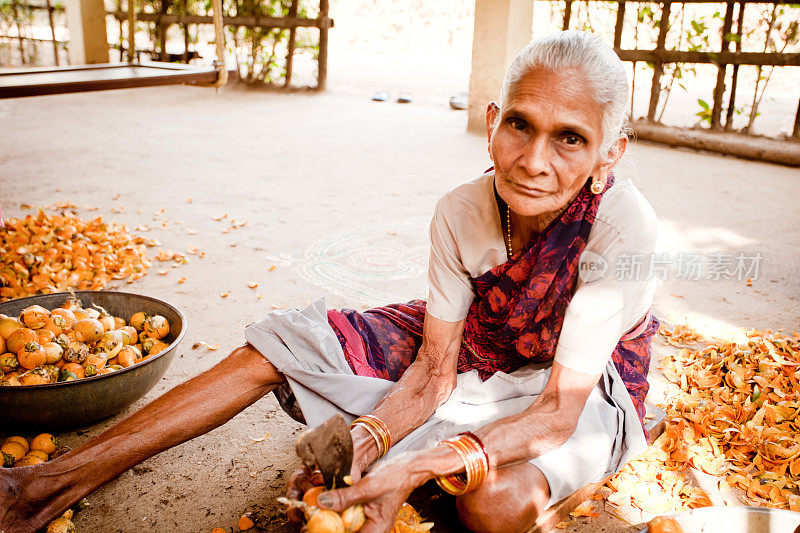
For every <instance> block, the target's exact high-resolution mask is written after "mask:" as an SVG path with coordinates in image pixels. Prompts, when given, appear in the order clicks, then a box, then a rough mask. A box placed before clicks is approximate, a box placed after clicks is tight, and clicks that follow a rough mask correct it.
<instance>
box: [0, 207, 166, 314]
mask: <svg viewBox="0 0 800 533" xmlns="http://www.w3.org/2000/svg"><path fill="white" fill-rule="evenodd" d="M146 244H147V241H146V240H145V239H143V238H141V237H134V236H133V235H131V234H130V233H128V231H127V229H126V228H125V226H122V225H119V224H113V223H112V224H109V223H106V222H103V220H102V218H101V217H96V218H94V219H92V220H88V221H86V220H83V219H82V218H80V217H78V216H77V215H73V214H70V213H68V212H66V210H62V214H53V215H48V214H46V213H45V212H44V211H43V210H41V209H39V211H38V212H37V214H36V215H27V216H25V218H20V219H16V218H10V219H8V220H6V221H5V227H0V301H6V300H9V299H12V298H22V297H24V296H31V295H34V294H40V293H51V292H58V291H63V290H66V289H68V288H74V289H80V290H85V289H91V290H97V289H102V288H103V287H105V286H106V285H107V284H108V283H109V282H111V281H113V280H123V279H126V280H128V281H133V280H136V279H139V278H141V277H142V276H144V275H145V273H146V272H147V269H148V268H149V267H150V260H149V259H148V257H147V253H146V246H145V245H146Z"/></svg>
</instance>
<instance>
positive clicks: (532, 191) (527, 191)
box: [514, 183, 550, 198]
mask: <svg viewBox="0 0 800 533" xmlns="http://www.w3.org/2000/svg"><path fill="white" fill-rule="evenodd" d="M514 187H516V188H517V189H518V190H519V191H520V192H521V193H522V194H524V195H526V196H532V197H534V198H540V197H542V196H547V195H548V194H550V193H549V192H547V191H544V190H542V189H538V188H536V187H528V186H526V185H520V184H519V183H515V184H514Z"/></svg>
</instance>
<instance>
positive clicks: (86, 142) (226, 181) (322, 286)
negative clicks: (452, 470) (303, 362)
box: [0, 78, 800, 532]
mask: <svg viewBox="0 0 800 533" xmlns="http://www.w3.org/2000/svg"><path fill="white" fill-rule="evenodd" d="M441 92H444V91H441ZM367 96H368V92H367V91H366V88H365V87H357V88H355V89H354V88H353V86H350V85H346V84H344V83H343V82H342V83H339V82H337V81H336V79H335V78H334V79H333V80H332V89H331V90H330V91H329V92H328V93H325V94H308V93H296V94H282V93H270V92H261V91H253V90H248V89H242V88H237V87H230V88H226V89H224V90H223V91H222V92H221V94H219V95H216V94H215V91H214V90H213V89H203V88H191V87H166V88H153V89H136V90H130V91H116V92H106V93H94V94H76V95H63V96H53V97H40V98H30V99H16V100H5V101H0V124H2V126H0V127H1V128H2V141H1V145H2V149H0V204H1V205H2V208H3V214H4V216H6V217H9V216H19V215H23V214H25V213H26V212H29V211H25V210H23V209H22V208H21V204H23V203H24V204H30V205H32V206H42V205H47V204H52V203H54V202H57V201H71V202H73V203H75V204H77V205H78V206H82V207H85V206H98V207H99V210H98V211H88V210H86V209H85V208H83V209H81V214H82V215H83V216H87V217H88V216H95V215H97V214H102V215H103V217H104V219H106V220H110V221H118V222H122V223H125V224H127V225H128V227H129V228H130V229H133V228H134V227H136V226H138V225H140V224H144V225H148V226H150V227H151V228H153V229H152V231H150V232H148V233H145V235H147V236H148V237H155V238H157V239H159V240H160V241H161V242H162V243H163V245H164V247H166V248H171V249H175V250H179V251H185V250H186V248H187V246H189V245H195V246H199V247H201V248H202V250H203V251H204V252H205V257H203V258H199V257H197V256H190V258H191V262H190V263H189V264H187V265H184V266H182V267H180V268H177V269H174V270H172V271H170V272H169V273H168V274H166V275H159V274H157V273H156V271H157V270H159V269H160V268H163V267H161V266H159V265H158V264H156V265H155V266H154V268H153V269H152V270H151V272H150V273H149V274H148V275H147V276H146V277H145V278H143V279H142V280H140V281H137V282H136V283H135V284H132V285H123V286H122V287H121V289H122V290H129V291H134V292H139V293H143V294H148V295H152V296H156V297H159V298H163V299H165V300H168V301H169V302H171V303H173V304H175V305H177V306H179V307H180V308H181V309H183V310H184V312H185V313H186V315H187V317H188V333H187V335H186V338H185V339H184V341H183V342H182V344H181V345H180V346H179V347H178V348H177V350H178V354H179V357H177V358H176V359H175V361H174V363H173V364H172V366H171V368H169V370H168V372H167V374H166V376H165V377H164V379H163V380H162V381H161V382H160V383H159V384H158V385H157V386H156V387H155V388H154V389H153V390H152V391H151V392H150V393H149V394H148V395H147V396H146V397H145V398H143V399H142V400H141V401H139V402H138V403H136V404H135V405H133V406H131V407H130V408H129V409H127V410H125V411H124V412H122V413H119V414H118V415H116V416H115V417H112V418H111V419H109V420H107V421H103V422H101V423H98V424H95V425H93V426H90V427H87V428H84V429H82V430H80V431H74V432H69V433H66V434H63V435H61V438H62V440H63V441H64V442H65V443H67V444H69V445H73V446H74V445H77V444H79V443H81V442H83V441H85V440H86V439H88V438H90V437H91V436H93V435H96V434H98V433H100V432H101V431H103V430H104V429H106V428H107V427H109V426H110V425H111V424H113V423H114V422H115V421H117V420H120V419H122V418H123V417H125V416H127V415H128V414H130V413H131V412H133V411H134V410H136V409H138V408H140V407H142V406H143V405H145V404H146V403H147V402H149V401H150V400H152V399H153V398H155V397H157V396H158V395H160V394H162V393H163V392H164V391H166V390H168V389H170V388H172V387H174V386H176V385H177V384H179V383H181V382H183V381H184V380H186V379H188V378H190V377H191V376H194V375H196V374H197V373H199V372H201V371H203V370H205V369H208V368H209V367H211V366H212V365H213V364H215V363H216V362H217V361H219V360H220V359H221V358H223V357H224V356H225V355H226V354H227V353H228V352H229V351H230V350H231V349H232V348H234V347H236V346H238V345H239V344H240V343H242V342H243V333H242V332H243V327H244V326H245V325H246V324H248V323H249V322H252V321H254V320H257V319H259V318H260V317H261V316H263V315H264V314H265V313H268V312H270V311H271V310H273V309H275V308H284V307H289V306H303V305H305V304H307V303H309V302H310V301H311V300H313V299H315V298H318V297H320V296H325V297H327V301H328V304H329V305H330V306H337V307H341V306H345V307H354V308H362V307H364V306H370V305H375V304H379V303H388V302H390V301H392V300H403V299H410V298H413V297H424V296H425V294H426V290H425V276H424V274H425V267H426V262H427V248H426V227H427V224H428V221H429V217H430V214H431V212H432V209H433V206H434V203H435V201H436V199H437V198H438V197H439V196H440V195H441V194H443V193H444V192H445V191H447V190H448V189H450V188H451V187H453V186H455V185H456V184H458V183H460V182H462V181H465V180H467V179H471V178H473V177H475V176H477V175H479V174H480V173H481V172H482V171H483V170H484V169H485V168H486V167H487V166H488V165H489V159H488V156H487V152H486V148H485V140H484V139H482V138H478V137H474V136H470V135H468V134H467V133H465V131H464V126H465V115H464V114H463V113H461V112H455V111H451V110H449V109H448V108H447V103H446V100H445V99H442V98H439V97H438V95H436V97H429V98H428V97H426V96H425V94H420V97H419V98H418V100H417V101H416V102H414V103H413V104H409V105H399V104H394V103H383V104H378V103H374V102H371V101H369V99H368V98H367ZM619 174H621V175H623V176H628V177H631V178H632V179H634V180H635V182H636V183H637V184H638V186H639V187H640V189H641V190H642V191H643V193H644V194H645V196H646V197H647V198H648V199H649V201H650V202H651V203H652V204H653V206H654V208H655V210H656V213H657V214H658V216H659V220H660V239H659V248H660V250H661V251H663V252H665V253H671V254H675V253H678V252H696V253H700V254H705V256H707V255H708V254H711V253H714V252H720V253H725V254H736V253H744V254H750V255H752V254H755V253H760V254H761V257H762V260H761V263H760V267H761V268H760V272H759V273H758V275H752V276H751V277H752V278H753V281H752V287H748V286H746V284H745V282H744V281H743V280H735V279H733V280H717V281H715V280H697V281H691V280H683V279H678V278H677V277H676V276H670V277H669V278H668V279H667V280H665V281H664V282H663V283H662V285H661V288H660V290H659V293H658V296H657V298H656V313H657V315H658V316H659V317H661V318H663V319H666V320H669V321H687V320H688V321H691V322H692V323H694V324H695V325H698V326H699V327H701V328H702V329H703V330H704V331H706V332H718V331H727V332H731V331H736V330H737V328H746V327H757V328H768V327H772V328H777V327H781V326H786V327H788V328H789V329H792V328H797V327H798V326H797V324H798V319H799V318H800V313H799V312H798V297H800V282H798V279H800V277H799V276H798V274H800V244H799V243H800V240H798V238H797V229H796V227H797V223H798V215H797V212H796V204H797V198H798V196H797V186H798V183H800V182H799V181H798V178H800V172H798V170H797V169H792V168H786V167H780V166H772V165H765V164H758V163H753V162H747V161H741V160H736V159H732V158H726V157H720V156H715V155H705V154H699V153H693V152H688V151H681V150H674V149H670V148H665V147H660V146H653V145H646V144H639V145H634V146H632V147H631V148H630V150H629V157H628V159H627V161H626V162H625V163H623V164H622V165H621V166H620V168H619ZM190 199H191V201H190ZM221 215H227V217H226V218H223V219H222V220H220V221H217V220H215V217H219V216H221ZM231 219H235V220H236V221H237V222H239V223H241V222H243V221H247V224H246V225H245V226H244V227H241V228H239V229H233V230H229V231H227V232H225V231H224V230H225V229H226V228H229V227H230V225H231V224H230V220H231ZM164 221H167V222H166V226H164V225H162V222H164ZM188 230H194V231H197V232H199V233H198V234H196V235H190V234H189V231H188ZM273 267H274V268H273ZM184 276H185V277H186V282H185V283H184V284H178V283H177V281H178V279H179V278H181V277H184ZM250 281H256V282H258V283H259V286H258V287H257V288H256V289H250V288H249V287H248V282H250ZM228 292H229V293H230V295H229V296H228V297H227V298H222V297H221V294H223V293H228ZM201 340H202V341H206V342H208V343H210V344H214V343H219V344H220V345H221V348H220V349H219V350H218V351H209V350H207V349H205V348H199V349H196V350H193V349H192V348H191V347H192V344H193V343H195V342H196V341H201ZM663 350H664V348H663V347H662V346H661V345H660V344H658V345H656V354H657V357H656V359H658V358H659V356H660V355H663V353H664V352H663ZM662 391H663V386H661V385H660V384H659V382H658V380H656V383H655V384H654V387H653V397H654V398H655V399H657V397H658V395H659V394H660V393H661V392H662ZM197 415H198V416H202V413H197ZM301 429H302V427H301V426H300V425H298V424H296V423H294V422H293V421H292V420H290V419H289V418H288V417H287V416H285V415H284V414H283V413H282V411H280V409H279V408H278V406H277V403H276V402H275V400H274V399H273V397H272V396H271V395H270V396H269V397H265V398H263V399H262V400H260V401H259V402H257V403H256V404H255V405H253V406H252V407H250V408H248V409H247V410H245V411H244V412H243V413H241V414H240V415H238V416H237V417H235V418H234V419H233V420H231V421H230V422H229V423H227V424H226V425H224V426H222V427H220V428H218V429H216V430H214V431H212V432H211V433H209V434H207V435H205V436H202V437H200V438H197V439H195V440H193V441H191V442H187V443H185V444H183V445H181V446H178V447H176V448H174V449H171V450H169V451H166V452H164V453H162V454H160V455H158V456H156V457H154V458H152V459H150V460H147V461H145V462H144V463H142V464H141V465H140V466H138V467H136V468H134V469H133V470H131V471H129V472H127V473H125V474H123V475H122V476H120V477H119V478H118V479H117V480H115V481H113V482H111V483H109V484H108V485H106V486H105V487H103V488H101V489H99V490H98V491H96V493H94V494H92V495H91V496H90V497H89V500H90V502H91V505H92V507H91V509H90V510H88V511H85V512H82V513H80V514H79V515H78V516H77V521H76V524H77V526H78V530H79V531H103V532H105V531H109V532H112V531H120V532H122V531H124V532H130V531H141V530H161V531H178V532H196V531H210V530H211V528H213V527H214V526H220V527H223V528H224V529H226V530H232V528H234V527H235V524H236V520H237V519H238V517H239V515H240V514H241V513H242V512H243V511H245V510H247V509H249V508H251V507H253V506H260V507H262V508H266V509H267V515H271V516H274V528H273V530H275V531H284V530H285V531H290V530H291V529H289V528H286V527H284V526H281V517H280V515H279V514H278V513H277V511H275V507H274V506H273V505H272V503H271V502H273V501H274V499H275V498H276V497H277V496H279V495H280V494H281V493H282V491H283V490H284V488H285V481H286V477H287V475H288V473H290V472H291V471H292V470H293V469H294V468H295V467H296V466H297V465H298V461H297V459H296V457H295V453H294V438H295V435H296V434H297V433H298V432H299V431H300V430H301ZM265 435H266V436H267V437H266V438H265V439H263V440H258V441H257V439H261V438H262V437H265ZM270 513H272V514H270ZM433 518H434V520H436V517H433ZM584 520H585V519H584ZM587 522H588V521H587ZM440 530H441V529H440ZM635 530H636V528H633V527H632V526H631V525H629V524H626V523H624V522H622V521H620V520H618V519H616V518H613V517H610V516H609V515H604V516H603V517H602V518H600V519H596V520H594V521H592V522H588V523H582V522H580V521H579V522H577V523H576V524H575V526H574V527H572V528H571V529H570V531H581V532H588V531H608V532H612V531H613V532H622V531H635Z"/></svg>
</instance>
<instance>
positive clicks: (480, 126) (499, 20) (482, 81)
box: [467, 0, 533, 133]
mask: <svg viewBox="0 0 800 533" xmlns="http://www.w3.org/2000/svg"><path fill="white" fill-rule="evenodd" d="M532 26H533V0H475V29H474V31H473V35H472V72H471V73H470V77H469V111H468V120H467V130H469V131H472V132H475V133H485V131H486V126H485V124H486V106H487V105H488V104H489V102H491V101H492V100H497V98H499V96H500V89H501V87H502V85H503V78H504V77H505V73H506V69H508V66H509V65H510V64H511V61H512V60H513V59H514V57H515V56H516V55H517V53H518V52H519V51H520V50H522V48H523V47H524V46H525V45H526V44H528V43H529V42H530V40H531V35H532Z"/></svg>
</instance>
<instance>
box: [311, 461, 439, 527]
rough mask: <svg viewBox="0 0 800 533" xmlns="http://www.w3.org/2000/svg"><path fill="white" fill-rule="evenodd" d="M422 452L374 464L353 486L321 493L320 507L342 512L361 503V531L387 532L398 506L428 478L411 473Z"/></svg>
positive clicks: (392, 522)
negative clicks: (362, 513) (363, 517)
mask: <svg viewBox="0 0 800 533" xmlns="http://www.w3.org/2000/svg"><path fill="white" fill-rule="evenodd" d="M420 455H421V452H409V453H404V454H401V455H398V456H397V457H396V458H394V459H392V460H391V461H389V462H383V463H381V464H379V465H378V466H376V467H375V468H374V469H373V470H372V471H371V472H369V474H367V475H366V476H364V477H363V478H361V480H359V481H358V482H357V483H356V484H355V485H353V486H352V487H347V488H344V489H337V490H331V491H328V492H323V493H322V494H320V495H319V497H318V498H317V502H318V504H319V506H320V507H321V508H323V509H331V510H333V511H337V512H341V511H344V510H345V509H347V508H348V507H350V506H352V505H355V504H357V503H360V504H362V505H363V506H364V514H365V515H366V517H367V521H366V523H365V524H364V526H363V527H362V528H361V529H360V530H359V531H360V533H386V532H388V531H391V530H392V527H393V526H394V523H395V520H396V519H397V513H398V511H399V510H400V506H401V505H403V502H405V501H406V499H407V498H408V496H409V494H411V492H412V491H413V490H414V489H415V488H417V487H418V486H419V485H422V484H423V483H424V482H425V481H426V480H427V479H426V478H424V477H423V476H420V475H419V474H414V473H413V471H414V470H415V469H413V468H411V464H412V462H414V460H415V459H416V460H419V459H421V458H420V457H419V456H420Z"/></svg>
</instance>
